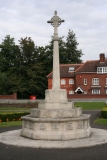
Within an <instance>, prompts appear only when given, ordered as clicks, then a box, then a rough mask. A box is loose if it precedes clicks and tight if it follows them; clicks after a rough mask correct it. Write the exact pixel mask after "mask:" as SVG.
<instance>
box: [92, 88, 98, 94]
mask: <svg viewBox="0 0 107 160" xmlns="http://www.w3.org/2000/svg"><path fill="white" fill-rule="evenodd" d="M92 94H100V89H92Z"/></svg>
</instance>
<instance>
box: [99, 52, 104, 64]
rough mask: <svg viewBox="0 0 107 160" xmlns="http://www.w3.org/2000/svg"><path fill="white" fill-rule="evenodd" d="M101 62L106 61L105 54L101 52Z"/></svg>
mask: <svg viewBox="0 0 107 160" xmlns="http://www.w3.org/2000/svg"><path fill="white" fill-rule="evenodd" d="M100 62H105V54H104V53H100Z"/></svg>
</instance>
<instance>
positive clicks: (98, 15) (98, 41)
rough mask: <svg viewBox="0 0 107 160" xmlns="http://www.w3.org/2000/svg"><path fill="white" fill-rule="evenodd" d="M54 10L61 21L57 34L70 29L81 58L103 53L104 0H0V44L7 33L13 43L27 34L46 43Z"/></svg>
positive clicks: (106, 44) (106, 32)
mask: <svg viewBox="0 0 107 160" xmlns="http://www.w3.org/2000/svg"><path fill="white" fill-rule="evenodd" d="M55 10H56V11H57V12H58V16H59V17H60V18H61V19H64V20H65V22H64V23H62V24H61V25H60V26H59V27H58V34H59V37H61V36H65V37H66V36H67V34H68V30H69V29H70V30H73V32H74V33H75V34H76V38H77V42H78V43H79V46H78V49H82V51H83V53H84V56H82V60H83V61H86V60H97V59H99V54H100V53H105V55H106V56H107V0H0V43H1V42H2V40H3V39H4V38H5V36H6V35H10V36H11V37H13V38H15V42H16V44H18V40H20V38H21V37H22V38H25V37H26V36H27V37H31V38H32V40H33V41H34V42H35V45H37V46H45V45H48V44H49V41H50V40H51V36H52V35H53V31H54V29H53V27H52V26H51V25H50V24H48V23H47V21H48V20H50V19H51V18H52V17H53V16H54V11H55Z"/></svg>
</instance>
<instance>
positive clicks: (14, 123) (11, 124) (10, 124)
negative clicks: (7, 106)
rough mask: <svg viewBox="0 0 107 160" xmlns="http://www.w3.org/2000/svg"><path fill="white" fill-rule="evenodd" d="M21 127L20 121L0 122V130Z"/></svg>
mask: <svg viewBox="0 0 107 160" xmlns="http://www.w3.org/2000/svg"><path fill="white" fill-rule="evenodd" d="M21 125H22V121H10V122H0V128H3V127H14V126H21Z"/></svg>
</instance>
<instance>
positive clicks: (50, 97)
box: [21, 89, 91, 140]
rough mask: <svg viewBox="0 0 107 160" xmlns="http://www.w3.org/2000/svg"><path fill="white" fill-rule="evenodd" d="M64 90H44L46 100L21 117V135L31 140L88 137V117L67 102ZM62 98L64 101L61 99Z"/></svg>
mask: <svg viewBox="0 0 107 160" xmlns="http://www.w3.org/2000/svg"><path fill="white" fill-rule="evenodd" d="M65 93H66V90H61V89H60V90H59V89H58V90H56V91H55V90H46V92H45V94H46V96H45V97H46V98H45V100H44V101H42V102H40V103H39V104H38V108H35V109H31V111H30V115H28V116H24V117H22V122H23V123H22V131H21V135H22V136H24V137H28V138H31V139H41V140H70V139H77V138H84V137H89V135H90V132H91V128H90V124H89V117H90V115H83V114H82V109H81V108H75V107H74V103H73V102H68V101H67V98H66V96H65ZM63 96H64V99H63Z"/></svg>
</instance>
